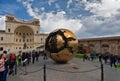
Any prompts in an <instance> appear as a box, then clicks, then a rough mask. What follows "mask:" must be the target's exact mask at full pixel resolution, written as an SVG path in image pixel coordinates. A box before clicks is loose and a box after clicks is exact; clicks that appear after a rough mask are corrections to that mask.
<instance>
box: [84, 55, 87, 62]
mask: <svg viewBox="0 0 120 81" xmlns="http://www.w3.org/2000/svg"><path fill="white" fill-rule="evenodd" d="M87 59H88V56H87V55H86V54H83V62H84V61H85V60H87Z"/></svg>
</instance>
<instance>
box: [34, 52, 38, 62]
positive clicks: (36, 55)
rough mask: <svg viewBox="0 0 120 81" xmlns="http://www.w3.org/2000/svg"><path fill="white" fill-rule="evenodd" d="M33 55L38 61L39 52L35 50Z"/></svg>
mask: <svg viewBox="0 0 120 81" xmlns="http://www.w3.org/2000/svg"><path fill="white" fill-rule="evenodd" d="M35 57H36V61H38V58H39V53H38V52H37V51H36V52H35Z"/></svg>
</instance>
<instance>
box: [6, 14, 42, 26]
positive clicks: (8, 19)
mask: <svg viewBox="0 0 120 81" xmlns="http://www.w3.org/2000/svg"><path fill="white" fill-rule="evenodd" d="M6 22H16V23H24V24H32V25H38V26H39V25H40V21H39V19H36V18H34V19H33V20H30V21H24V20H20V19H17V18H16V17H15V16H14V15H13V14H8V15H7V16H6Z"/></svg>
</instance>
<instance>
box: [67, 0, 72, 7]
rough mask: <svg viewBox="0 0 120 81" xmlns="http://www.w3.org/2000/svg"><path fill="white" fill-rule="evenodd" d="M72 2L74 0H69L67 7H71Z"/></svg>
mask: <svg viewBox="0 0 120 81" xmlns="http://www.w3.org/2000/svg"><path fill="white" fill-rule="evenodd" d="M71 4H72V0H68V2H67V8H69V7H70V5H71Z"/></svg>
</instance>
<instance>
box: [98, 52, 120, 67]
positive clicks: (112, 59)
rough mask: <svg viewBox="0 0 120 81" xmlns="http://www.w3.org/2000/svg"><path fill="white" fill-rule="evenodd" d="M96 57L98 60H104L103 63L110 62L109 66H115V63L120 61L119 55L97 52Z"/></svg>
mask: <svg viewBox="0 0 120 81" xmlns="http://www.w3.org/2000/svg"><path fill="white" fill-rule="evenodd" d="M98 57H99V61H100V62H101V61H102V60H104V63H105V64H110V66H111V67H113V66H114V67H115V68H117V64H118V63H120V56H118V55H115V54H99V55H98ZM108 61H109V62H108Z"/></svg>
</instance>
